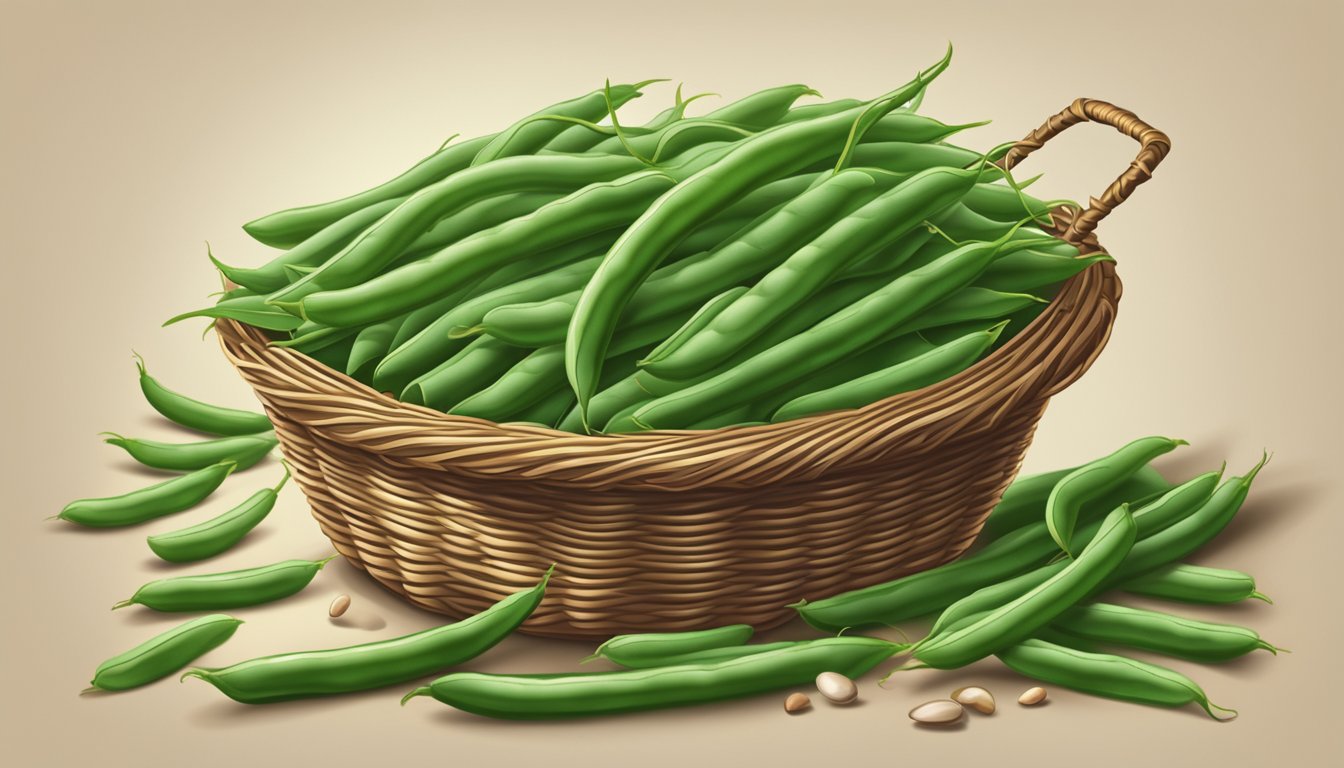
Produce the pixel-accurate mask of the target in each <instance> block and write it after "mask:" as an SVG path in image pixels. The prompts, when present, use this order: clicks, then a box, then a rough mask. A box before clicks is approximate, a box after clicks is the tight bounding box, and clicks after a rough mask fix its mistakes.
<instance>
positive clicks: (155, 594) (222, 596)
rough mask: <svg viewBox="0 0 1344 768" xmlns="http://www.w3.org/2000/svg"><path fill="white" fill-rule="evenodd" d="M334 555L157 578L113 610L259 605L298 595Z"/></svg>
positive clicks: (165, 610) (193, 608) (197, 609)
mask: <svg viewBox="0 0 1344 768" xmlns="http://www.w3.org/2000/svg"><path fill="white" fill-rule="evenodd" d="M336 557H337V555H332V556H331V557H328V558H326V559H325V560H284V561H282V562H279V563H274V564H271V565H264V566H261V567H260V568H244V569H242V570H238V571H226V572H224V573H208V574H203V575H198V576H174V577H171V578H167V579H159V580H158V581H151V582H149V583H148V584H146V585H144V586H143V587H141V588H139V589H137V590H136V591H135V594H134V595H131V596H130V597H129V598H127V599H126V600H122V601H121V602H119V603H117V604H116V605H114V606H112V609H113V610H116V609H117V608H125V607H126V606H128V605H143V606H145V607H146V608H150V609H153V610H156V611H164V612H181V611H213V610H216V609H220V608H243V607H246V606H249V605H261V604H262V603H269V602H272V601H275V600H279V599H281V598H283V597H289V596H290V595H293V594H297V593H298V592H299V591H301V590H302V589H303V588H304V587H306V586H308V584H309V582H311V581H312V580H313V577H314V576H316V575H317V572H318V571H320V570H322V566H324V565H326V564H327V563H329V562H331V561H332V560H333V559H335V558H336Z"/></svg>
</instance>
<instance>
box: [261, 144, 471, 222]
mask: <svg viewBox="0 0 1344 768" xmlns="http://www.w3.org/2000/svg"><path fill="white" fill-rule="evenodd" d="M491 138H492V137H491V136H481V137H480V138H475V139H469V140H467V141H463V142H460V143H457V144H452V145H449V146H447V147H444V148H443V149H441V150H439V151H438V152H435V153H434V154H432V155H430V156H429V157H427V158H425V159H424V160H422V161H420V162H419V163H417V164H415V165H414V166H412V167H411V169H410V170H408V171H406V172H405V173H403V174H401V175H400V176H397V177H396V178H394V179H392V180H390V181H387V182H385V183H383V184H379V185H378V186H376V187H373V188H372V189H369V190H365V191H364V192H360V193H359V194H356V195H351V196H349V197H345V198H342V199H340V200H333V201H331V202H329V203H320V204H317V205H308V206H303V207H301V208H290V209H287V210H283V211H277V212H276V213H272V214H270V215H267V216H262V217H261V218H259V219H254V220H252V221H249V222H248V223H246V224H244V225H243V230H244V231H245V232H247V233H248V234H249V235H251V236H252V238H253V239H254V240H257V241H259V242H261V243H265V244H266V245H271V246H274V247H276V248H290V247H295V246H298V245H299V244H301V243H302V242H303V241H306V240H307V239H308V238H310V237H312V236H313V234H314V233H316V232H318V231H319V230H321V229H323V228H325V227H328V226H330V225H331V224H332V223H333V222H336V221H339V220H341V219H343V218H345V217H347V216H350V215H351V214H353V213H356V212H357V211H361V210H365V209H367V208H368V207H369V206H372V205H377V204H379V203H382V202H385V201H387V200H391V199H393V198H402V197H405V196H407V195H409V194H411V193H413V192H415V191H416V190H419V189H421V188H423V187H425V186H428V185H429V184H433V183H434V182H436V181H439V180H441V179H443V178H446V177H447V176H450V175H452V174H454V173H456V172H458V171H460V170H462V169H463V168H466V167H467V165H468V164H469V163H470V162H471V159H472V158H473V157H475V156H476V153H477V152H479V151H480V150H481V148H482V147H484V146H485V145H486V144H487V143H489V141H490V139H491Z"/></svg>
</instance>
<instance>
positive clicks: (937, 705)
mask: <svg viewBox="0 0 1344 768" xmlns="http://www.w3.org/2000/svg"><path fill="white" fill-rule="evenodd" d="M965 712H966V710H964V709H962V707H961V705H960V704H958V703H957V702H955V701H952V700H951V699H935V700H934V701H926V702H924V703H923V704H920V705H919V706H918V707H915V708H914V709H912V710H910V719H911V720H914V721H915V722H916V723H920V724H922V725H952V724H953V723H955V722H957V721H958V720H960V719H961V716H962V715H963V714H964V713H965Z"/></svg>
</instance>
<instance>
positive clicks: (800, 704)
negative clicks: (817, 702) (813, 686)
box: [784, 693, 812, 715]
mask: <svg viewBox="0 0 1344 768" xmlns="http://www.w3.org/2000/svg"><path fill="white" fill-rule="evenodd" d="M811 706H812V700H811V699H809V698H807V694H806V693H790V694H789V697H788V698H787V699H785V700H784V711H785V712H788V713H789V714H791V715H792V714H796V713H798V712H802V711H803V710H804V709H807V708H808V707H811Z"/></svg>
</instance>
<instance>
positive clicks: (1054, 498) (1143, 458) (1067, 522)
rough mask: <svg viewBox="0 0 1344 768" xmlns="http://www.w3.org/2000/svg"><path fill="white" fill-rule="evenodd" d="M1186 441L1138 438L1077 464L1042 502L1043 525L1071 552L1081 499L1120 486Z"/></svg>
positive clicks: (1098, 494)
mask: <svg viewBox="0 0 1344 768" xmlns="http://www.w3.org/2000/svg"><path fill="white" fill-rule="evenodd" d="M1186 444H1187V443H1186V442H1185V441H1184V440H1173V439H1171V438H1169V437H1141V438H1139V439H1138V440H1135V441H1134V442H1132V443H1130V444H1129V445H1126V446H1125V447H1123V448H1121V449H1120V450H1118V451H1116V452H1115V453H1113V454H1111V455H1110V456H1106V457H1105V458H1101V459H1097V460H1096V461H1093V462H1091V463H1088V464H1085V465H1083V466H1081V467H1079V468H1078V469H1076V470H1074V471H1073V472H1072V473H1071V474H1070V475H1069V476H1068V477H1066V478H1064V479H1063V480H1060V481H1059V484H1058V485H1056V486H1055V488H1054V490H1052V491H1051V492H1050V498H1049V499H1048V500H1046V502H1045V524H1046V525H1047V526H1048V527H1049V528H1050V535H1051V536H1052V537H1054V539H1055V543H1056V544H1059V548H1060V549H1062V550H1064V551H1065V552H1066V553H1069V554H1072V552H1073V550H1072V549H1070V546H1069V539H1070V538H1072V537H1073V527H1074V525H1076V524H1077V522H1078V509H1079V508H1080V507H1081V506H1082V505H1083V502H1086V501H1088V500H1089V499H1093V498H1096V497H1097V496H1100V495H1101V494H1103V493H1105V492H1106V491H1108V490H1110V489H1111V488H1114V487H1115V486H1116V485H1119V484H1120V483H1121V482H1122V481H1123V480H1124V479H1125V478H1126V477H1129V476H1130V475H1132V474H1134V473H1135V472H1137V471H1138V470H1139V468H1140V467H1143V466H1145V465H1147V464H1148V462H1150V461H1152V460H1153V459H1155V458H1157V457H1158V456H1161V455H1162V454H1164V453H1169V452H1171V451H1173V450H1175V449H1176V447H1177V446H1180V445H1186Z"/></svg>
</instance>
